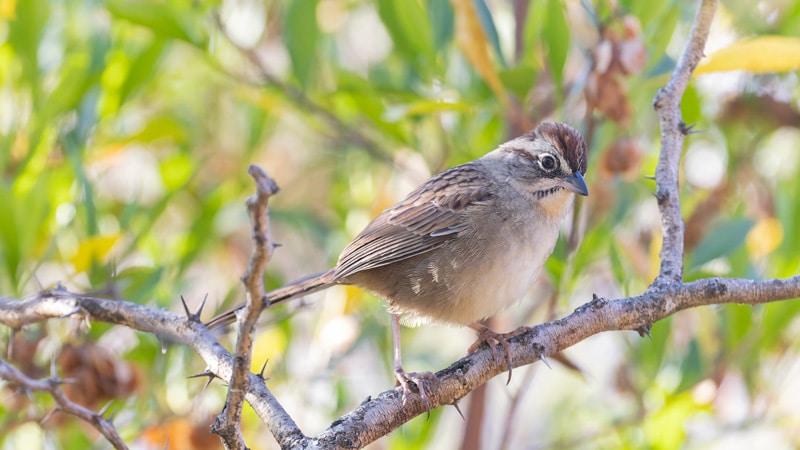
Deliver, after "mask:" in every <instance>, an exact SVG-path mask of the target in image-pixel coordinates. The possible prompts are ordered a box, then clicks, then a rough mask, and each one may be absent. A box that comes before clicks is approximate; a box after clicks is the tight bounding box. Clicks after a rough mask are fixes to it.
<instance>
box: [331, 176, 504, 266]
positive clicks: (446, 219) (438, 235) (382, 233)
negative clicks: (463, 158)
mask: <svg viewBox="0 0 800 450" xmlns="http://www.w3.org/2000/svg"><path fill="white" fill-rule="evenodd" d="M490 183H491V180H490V179H489V177H487V176H486V175H484V174H483V173H482V172H481V171H480V170H479V169H478V168H477V166H476V162H475V161H473V162H469V163H466V164H463V165H461V166H457V167H454V168H452V169H449V170H446V171H444V172H442V173H440V174H438V175H436V176H434V177H433V178H431V179H430V180H428V181H427V182H426V183H424V184H423V185H421V186H420V187H418V188H417V189H415V190H414V191H413V192H411V193H410V194H408V195H407V196H406V197H405V198H404V199H403V200H401V201H400V202H399V203H398V204H397V205H395V206H393V207H392V208H389V209H387V210H385V211H383V212H382V213H381V214H380V215H379V216H378V217H376V218H375V219H374V220H373V221H372V222H371V223H370V224H369V225H367V227H366V228H365V229H364V231H362V232H361V233H359V235H358V236H356V238H355V239H353V242H351V243H350V245H348V246H347V247H346V248H345V249H344V251H342V254H341V256H339V263H338V264H337V266H336V278H337V279H341V278H344V277H346V276H348V275H351V274H353V273H356V272H360V271H362V270H368V269H373V268H376V267H381V266H385V265H387V264H392V263H394V262H397V261H401V260H404V259H408V258H412V257H415V256H418V255H421V254H424V253H427V252H429V251H431V250H435V249H437V248H440V247H442V246H443V245H445V244H446V243H447V242H449V241H450V240H452V239H454V238H455V237H456V235H457V234H458V233H461V232H463V231H465V230H467V229H468V228H469V222H468V221H467V220H466V213H467V212H468V210H469V209H470V208H481V207H490V206H491V205H492V204H493V199H494V196H493V194H491V192H490Z"/></svg>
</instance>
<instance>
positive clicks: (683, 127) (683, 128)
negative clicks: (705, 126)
mask: <svg viewBox="0 0 800 450" xmlns="http://www.w3.org/2000/svg"><path fill="white" fill-rule="evenodd" d="M695 126H697V123H690V124H686V122H684V121H681V123H680V124H678V130H679V131H680V132H681V134H683V135H684V136H688V135H690V134H699V133H704V132H705V130H695V129H694V127H695Z"/></svg>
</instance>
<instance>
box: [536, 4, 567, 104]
mask: <svg viewBox="0 0 800 450" xmlns="http://www.w3.org/2000/svg"><path fill="white" fill-rule="evenodd" d="M542 39H543V41H544V46H545V48H546V50H547V62H548V63H549V66H550V71H551V72H552V74H553V79H554V80H555V85H556V88H557V89H558V90H559V92H560V91H561V89H562V82H563V80H564V64H565V63H566V62H567V52H568V51H569V42H570V34H569V27H568V26H567V19H566V17H565V15H564V3H563V2H562V0H547V8H546V10H545V20H544V24H543V29H542Z"/></svg>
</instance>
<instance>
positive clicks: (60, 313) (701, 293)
mask: <svg viewBox="0 0 800 450" xmlns="http://www.w3.org/2000/svg"><path fill="white" fill-rule="evenodd" d="M717 4H718V1H717V0H704V1H703V2H702V3H701V5H700V6H699V9H698V13H697V16H696V18H695V23H694V27H693V29H692V34H691V36H690V39H689V42H688V44H687V46H686V48H685V50H684V53H683V56H682V57H681V59H680V61H679V63H678V65H677V67H676V69H675V72H674V73H673V74H672V78H671V79H670V81H669V83H668V84H667V85H666V87H665V88H664V89H662V90H661V91H660V92H659V94H658V96H657V98H656V100H655V106H656V110H657V111H658V114H659V116H660V118H661V125H662V150H661V156H660V159H659V164H658V168H657V171H656V182H657V191H656V198H657V201H658V204H659V208H660V211H661V215H662V225H663V233H664V239H663V249H662V253H661V259H662V266H661V271H660V275H659V277H658V279H657V280H656V281H655V282H654V283H653V285H651V286H650V288H648V289H647V290H646V291H645V292H643V293H642V294H640V295H637V296H633V297H628V298H623V299H617V300H607V299H602V298H595V299H594V300H592V301H590V302H589V303H587V304H585V305H583V306H581V307H579V308H577V309H576V310H575V311H574V312H573V313H572V314H570V315H568V316H566V317H564V318H563V319H559V320H554V321H551V322H548V323H545V324H542V325H539V326H536V327H532V328H531V329H530V330H528V331H527V332H525V333H523V334H520V335H517V336H515V337H514V338H512V339H511V340H510V341H509V344H510V353H511V357H512V360H511V361H512V366H513V367H519V366H523V365H526V364H532V363H534V362H536V361H538V360H539V359H540V357H542V356H546V355H550V354H553V353H556V352H558V351H561V350H563V349H565V348H567V347H570V346H572V345H574V344H576V343H578V342H580V341H582V340H584V339H586V338H588V337H589V336H592V335H594V334H597V333H600V332H603V331H613V330H638V331H640V332H646V331H647V330H648V329H649V326H650V325H651V324H652V323H654V322H656V321H658V320H661V319H664V318H666V317H668V316H670V315H672V314H674V313H676V312H678V311H681V310H684V309H687V308H693V307H697V306H702V305H714V304H725V303H738V304H749V305H755V304H761V303H768V302H774V301H779V300H786V299H791V298H797V297H800V276H795V277H792V278H787V279H776V280H767V281H752V280H746V279H726V278H708V279H702V280H698V281H693V282H689V283H684V282H682V276H681V272H682V259H683V247H682V245H683V221H682V218H681V215H680V203H679V199H678V194H679V190H678V176H677V174H678V165H679V159H680V151H681V147H682V144H683V136H684V134H685V131H686V127H685V125H684V124H683V123H682V121H681V117H680V110H679V108H678V106H679V102H680V97H681V95H682V93H683V91H684V90H685V88H686V85H687V83H688V80H689V78H690V77H691V73H692V71H693V69H694V67H695V65H696V64H697V61H698V60H699V59H700V58H701V57H702V52H703V48H704V44H705V40H706V37H707V35H708V29H709V27H710V24H711V19H712V17H713V15H714V11H715V10H716V8H717ZM254 170H255V169H254ZM251 173H252V172H251ZM257 183H259V182H258V179H257ZM262 187H263V186H262V185H260V187H259V192H260V191H262ZM259 195H260V194H259ZM265 208H266V202H264V209H263V210H262V209H259V210H258V212H257V213H255V215H253V212H252V210H251V217H254V222H253V223H254V228H253V229H254V233H253V238H254V245H255V250H254V255H255V254H258V252H264V251H266V252H267V253H269V250H270V247H269V245H270V244H268V242H269V239H268V229H267V228H263V227H262V226H261V225H258V224H257V223H256V221H255V219H256V218H257V219H259V220H263V221H266V216H265V213H266V209H265ZM262 225H263V226H267V225H266V222H264V223H262ZM263 233H266V234H263ZM264 236H267V239H266V240H262V238H263V237H264ZM265 244H266V245H267V247H261V249H260V250H259V246H262V245H265ZM268 258H269V257H268V256H266V257H265V256H263V255H262V256H260V257H254V258H253V259H252V260H251V267H250V268H249V270H248V274H249V275H251V276H252V275H255V274H261V273H262V271H263V266H261V263H263V264H266V261H267V260H268ZM245 278H247V277H245ZM244 281H245V285H246V286H247V289H248V296H249V297H250V303H255V304H254V305H253V306H254V307H253V308H251V309H250V310H249V312H246V313H245V316H250V315H255V314H256V312H257V311H258V309H259V308H260V307H258V306H257V304H258V303H259V302H254V300H255V299H256V297H257V296H258V295H261V294H262V293H263V286H260V285H259V284H258V283H260V281H259V282H253V283H252V284H251V283H250V282H248V281H247V280H246V279H245V280H244ZM68 316H75V317H84V318H88V319H90V320H95V321H102V322H108V323H114V324H119V325H124V326H128V327H130V328H133V329H136V330H139V331H142V332H146V333H152V334H155V335H158V336H161V337H162V338H163V339H169V340H172V341H175V342H179V343H183V344H185V345H188V346H190V347H191V348H192V349H194V351H195V352H197V353H198V355H200V357H201V358H203V360H204V361H205V362H206V364H207V366H208V369H207V370H208V372H209V373H211V374H214V375H216V376H218V377H219V378H221V379H223V380H232V381H231V391H234V390H235V391H236V393H232V394H230V396H229V399H228V403H227V405H228V406H227V408H228V409H233V408H236V409H240V407H241V401H240V400H239V399H236V398H234V397H235V396H240V395H244V398H245V400H246V401H247V402H248V403H250V404H251V405H252V406H253V408H254V409H255V411H256V413H257V414H258V415H259V417H260V418H261V419H262V421H264V423H265V424H266V425H267V426H268V427H269V428H270V430H271V431H272V433H273V435H274V436H275V438H276V440H277V441H278V442H279V443H280V445H281V446H282V447H283V448H360V447H363V446H365V445H367V444H369V443H370V442H373V441H375V440H376V439H378V438H380V437H382V436H385V435H386V434H388V433H389V432H391V431H392V430H395V429H397V428H398V427H400V426H401V425H402V424H404V423H405V422H407V421H409V420H411V419H412V418H413V417H415V416H417V415H419V414H422V413H424V412H425V410H426V406H425V405H424V404H422V403H421V402H419V401H418V400H417V399H415V398H413V397H412V398H409V399H408V400H409V401H408V403H407V404H405V405H404V404H403V401H402V393H401V391H400V390H399V388H395V389H390V390H388V391H385V392H383V393H381V394H379V395H377V396H375V397H371V398H368V399H367V400H365V401H364V402H363V403H362V404H361V405H359V406H358V407H357V408H356V409H354V410H353V411H352V412H350V413H348V414H346V415H344V416H342V417H340V418H338V419H336V420H335V421H334V422H333V423H332V425H331V426H330V427H329V428H328V429H327V430H325V431H324V432H323V433H321V434H320V435H318V436H316V437H307V436H305V435H303V433H302V431H301V430H300V429H299V428H298V427H297V425H296V424H295V423H294V421H293V420H292V418H291V417H290V416H289V415H288V414H287V413H286V411H285V410H284V409H283V407H282V406H281V405H280V403H279V402H278V401H277V400H276V399H275V397H274V396H273V395H272V394H271V393H270V392H269V390H268V389H267V388H266V386H265V384H264V380H263V379H262V378H261V377H260V376H257V375H254V374H248V376H247V378H246V379H244V378H243V377H242V375H243V374H246V372H245V370H246V368H247V367H249V359H248V360H247V364H245V361H244V360H241V361H240V358H241V356H242V354H240V353H239V352H240V351H241V350H243V349H245V350H249V344H247V343H246V342H244V340H243V339H242V338H241V336H242V335H249V333H250V330H252V328H249V327H248V326H245V325H246V324H245V323H244V322H246V321H247V319H245V320H242V322H243V323H242V326H241V327H240V328H241V330H240V342H241V343H242V345H241V347H240V346H239V345H238V344H237V353H236V355H237V356H236V357H235V358H234V357H233V356H231V355H230V354H229V353H228V352H227V351H226V350H225V349H224V348H223V347H222V346H221V345H220V344H219V343H218V342H217V340H216V338H215V337H214V336H213V335H212V334H211V333H209V332H208V330H207V329H206V328H205V327H204V326H203V325H202V324H200V323H199V322H198V320H197V318H196V317H194V316H193V315H189V317H188V318H184V317H181V316H178V315H175V314H172V313H169V312H164V311H161V310H157V309H153V308H148V307H144V306H141V305H138V304H133V303H130V302H125V301H111V300H105V299H98V298H93V297H88V296H82V295H80V294H74V293H71V292H67V291H65V290H63V289H60V288H56V289H53V290H48V291H43V292H41V293H39V294H37V295H35V296H32V297H29V298H25V299H19V300H14V299H3V298H0V323H4V324H6V325H8V326H10V327H12V328H14V329H18V328H20V327H21V326H23V325H25V324H29V323H34V322H42V321H46V320H49V319H53V318H64V317H68ZM242 330H243V331H242ZM247 355H248V356H246V357H247V358H249V351H248V352H247ZM234 361H235V363H234ZM5 366H7V365H3V366H0V369H2V368H4V367H5ZM237 366H238V367H239V368H241V369H235V368H234V367H237ZM240 370H241V372H240ZM506 370H508V367H506V363H505V360H502V361H495V358H494V357H493V352H492V351H491V350H490V349H488V348H486V347H483V348H481V349H480V350H479V351H478V352H476V353H473V354H471V355H469V356H467V357H465V358H462V359H460V360H459V361H456V362H455V363H453V364H452V365H450V367H448V368H446V369H443V370H441V371H439V372H438V373H437V374H436V375H437V377H438V378H439V379H440V381H441V383H440V384H439V387H438V389H436V390H435V391H433V392H431V393H430V394H429V401H430V406H431V407H436V406H441V405H449V404H453V403H455V402H457V401H458V400H459V399H461V398H463V397H464V396H466V395H467V394H468V393H470V392H471V391H472V390H474V389H475V388H477V387H478V386H480V385H481V384H483V383H485V382H486V381H488V380H489V379H491V378H492V377H494V376H496V375H498V374H500V373H502V372H504V371H506ZM234 372H236V373H237V374H238V375H234ZM14 376H15V375H13V373H12V374H9V373H8V372H7V371H3V370H0V378H5V379H13V380H15V381H16V380H17V379H19V377H17V378H14ZM35 381H37V380H25V379H21V381H16V382H18V383H19V384H20V385H22V386H25V387H28V388H29V389H33V387H32V386H35V383H34V382H35ZM48 392H50V391H49V390H48ZM51 395H54V396H55V395H57V394H52V393H51ZM92 414H93V413H92ZM223 415H227V416H229V417H228V418H227V419H225V420H231V418H234V420H235V416H234V415H232V413H231V412H228V411H226V412H224V413H223ZM235 432H236V433H237V435H236V437H235V438H234V439H232V440H230V441H226V444H228V445H234V446H239V445H241V446H243V445H244V443H243V441H242V440H241V436H240V435H239V433H240V430H238V429H236V431H235ZM109 440H110V441H111V442H114V441H112V440H111V439H109Z"/></svg>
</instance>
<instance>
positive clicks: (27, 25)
mask: <svg viewBox="0 0 800 450" xmlns="http://www.w3.org/2000/svg"><path fill="white" fill-rule="evenodd" d="M16 8H17V11H16V19H15V20H11V21H9V22H8V42H9V43H10V44H11V47H12V48H13V49H14V52H15V53H16V55H17V57H19V59H20V60H21V62H22V76H21V77H20V80H22V81H23V82H25V83H27V84H29V85H30V86H31V90H32V93H33V100H34V106H35V107H38V106H39V100H40V98H39V94H40V92H41V87H40V86H39V78H40V71H39V45H40V44H41V42H42V36H43V34H44V27H45V25H46V24H47V21H48V19H49V18H50V7H49V4H48V2H46V1H44V0H23V1H19V2H17V3H16Z"/></svg>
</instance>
